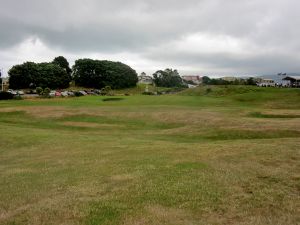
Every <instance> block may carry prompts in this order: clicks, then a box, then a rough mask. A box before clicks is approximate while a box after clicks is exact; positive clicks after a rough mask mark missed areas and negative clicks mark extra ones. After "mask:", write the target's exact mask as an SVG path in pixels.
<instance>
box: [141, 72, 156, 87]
mask: <svg viewBox="0 0 300 225" xmlns="http://www.w3.org/2000/svg"><path fill="white" fill-rule="evenodd" d="M138 79H139V81H138V83H139V84H153V78H152V77H151V76H148V75H147V74H146V73H144V72H142V73H141V75H139V76H138Z"/></svg>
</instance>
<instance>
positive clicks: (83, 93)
mask: <svg viewBox="0 0 300 225" xmlns="http://www.w3.org/2000/svg"><path fill="white" fill-rule="evenodd" d="M79 93H81V94H82V95H87V93H86V92H85V91H79Z"/></svg>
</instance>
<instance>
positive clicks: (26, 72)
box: [8, 62, 70, 89]
mask: <svg viewBox="0 0 300 225" xmlns="http://www.w3.org/2000/svg"><path fill="white" fill-rule="evenodd" d="M8 74H9V87H10V88H12V89H24V88H35V87H43V88H45V87H49V88H53V89H55V88H66V87H68V86H69V82H70V77H69V75H68V74H67V72H66V70H65V69H63V68H62V67H60V66H59V65H56V64H53V63H33V62H26V63H23V64H21V65H15V66H13V67H12V68H11V69H10V70H9V71H8Z"/></svg>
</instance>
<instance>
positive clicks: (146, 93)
mask: <svg viewBox="0 0 300 225" xmlns="http://www.w3.org/2000/svg"><path fill="white" fill-rule="evenodd" d="M142 95H155V93H154V92H150V91H148V92H146V91H145V92H143V93H142Z"/></svg>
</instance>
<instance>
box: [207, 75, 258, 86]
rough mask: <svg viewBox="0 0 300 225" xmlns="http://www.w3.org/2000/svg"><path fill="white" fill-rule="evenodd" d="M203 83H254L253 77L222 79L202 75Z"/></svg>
mask: <svg viewBox="0 0 300 225" xmlns="http://www.w3.org/2000/svg"><path fill="white" fill-rule="evenodd" d="M202 83H203V84H208V85H256V82H255V79H254V78H253V77H249V78H247V79H241V78H239V79H235V80H234V81H228V80H223V79H222V78H209V77H207V76H204V77H203V78H202Z"/></svg>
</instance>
